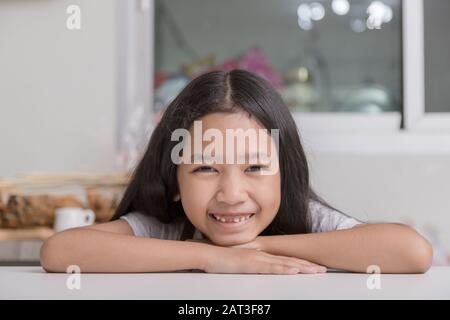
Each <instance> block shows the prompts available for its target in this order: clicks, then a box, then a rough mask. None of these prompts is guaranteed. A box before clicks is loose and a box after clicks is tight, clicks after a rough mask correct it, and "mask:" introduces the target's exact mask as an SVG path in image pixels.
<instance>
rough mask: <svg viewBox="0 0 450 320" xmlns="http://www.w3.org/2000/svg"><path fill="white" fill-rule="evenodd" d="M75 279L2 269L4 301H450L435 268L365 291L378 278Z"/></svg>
mask: <svg viewBox="0 0 450 320" xmlns="http://www.w3.org/2000/svg"><path fill="white" fill-rule="evenodd" d="M73 276H74V274H64V273H46V272H45V271H44V270H43V269H42V268H41V267H0V299H167V300H170V299H180V300H197V299H202V300H215V299H225V300H228V299H234V300H240V299H248V300H253V299H255V300H260V299H261V300H266V299H267V300H272V299H274V300H276V299H288V300H291V299H295V300H297V299H450V267H433V268H431V269H430V270H429V271H428V272H427V273H426V274H413V275H411V274H409V275H408V274H398V275H394V274H382V275H380V277H381V278H380V282H379V283H380V285H381V289H379V290H378V289H372V290H370V289H368V287H367V279H368V277H373V276H374V275H369V274H355V273H343V272H329V273H326V274H316V275H305V274H298V275H283V276H280V275H244V274H239V275H237V274H207V273H201V272H175V273H135V274H133V273H127V274H101V273H98V274H93V273H91V274H78V275H75V276H80V278H78V279H80V282H79V283H80V284H81V288H80V289H79V290H77V289H69V288H68V287H67V284H66V283H67V280H68V278H69V277H72V278H71V280H74V279H75V278H74V277H73ZM377 276H378V275H377ZM371 279H372V280H374V279H373V278H371ZM71 283H72V284H74V283H76V281H72V282H71ZM371 283H372V284H375V283H376V281H372V282H371Z"/></svg>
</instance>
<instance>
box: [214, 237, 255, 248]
mask: <svg viewBox="0 0 450 320" xmlns="http://www.w3.org/2000/svg"><path fill="white" fill-rule="evenodd" d="M227 238H228V237H214V238H209V239H210V241H211V242H212V243H213V244H215V245H217V246H222V247H231V246H237V245H241V244H244V243H248V242H251V241H252V240H253V239H255V237H252V236H246V237H236V235H234V236H233V239H230V238H228V239H227Z"/></svg>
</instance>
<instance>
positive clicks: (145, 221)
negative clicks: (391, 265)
mask: <svg viewBox="0 0 450 320" xmlns="http://www.w3.org/2000/svg"><path fill="white" fill-rule="evenodd" d="M309 208H310V212H311V221H312V232H327V231H334V230H342V229H349V228H352V227H354V226H355V225H357V224H361V223H362V222H360V221H358V220H356V219H354V218H351V217H348V216H346V215H344V214H342V213H340V212H338V211H336V210H333V209H330V208H328V207H326V206H324V205H322V204H321V203H319V202H316V201H310V204H309ZM120 219H123V220H125V221H127V222H128V224H129V225H130V227H131V229H133V233H134V235H135V236H138V237H151V238H158V239H166V240H180V239H181V235H182V232H183V227H184V222H180V223H176V224H166V223H162V222H160V221H159V220H158V219H156V218H155V217H152V216H149V215H147V214H144V213H142V212H137V211H136V212H130V213H127V214H126V215H124V216H122V217H120ZM193 239H197V240H200V239H203V235H202V233H201V232H200V231H199V230H198V229H195V232H194V236H193Z"/></svg>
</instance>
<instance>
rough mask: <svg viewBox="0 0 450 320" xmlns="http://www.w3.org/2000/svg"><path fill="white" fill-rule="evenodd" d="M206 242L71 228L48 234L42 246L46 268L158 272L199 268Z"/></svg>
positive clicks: (201, 266) (202, 262)
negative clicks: (76, 267)
mask: <svg viewBox="0 0 450 320" xmlns="http://www.w3.org/2000/svg"><path fill="white" fill-rule="evenodd" d="M208 247H209V245H207V244H203V243H195V242H185V241H173V240H161V239H153V238H144V237H135V236H129V235H122V234H116V233H111V232H104V231H98V230H84V229H73V230H66V231H63V232H60V233H58V234H56V235H54V236H53V237H51V238H49V239H48V240H47V241H46V242H45V243H44V245H43V246H42V248H41V265H42V266H43V268H44V269H45V270H46V271H48V272H66V270H67V268H68V267H69V266H70V265H77V266H78V267H79V268H80V271H81V273H83V272H158V271H176V270H188V269H202V270H203V267H204V261H205V260H206V256H205V254H206V253H207V251H208V250H205V249H207V248H208Z"/></svg>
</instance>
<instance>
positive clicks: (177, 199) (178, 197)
mask: <svg viewBox="0 0 450 320" xmlns="http://www.w3.org/2000/svg"><path fill="white" fill-rule="evenodd" d="M180 199H181V197H180V194H179V193H177V194H176V195H175V196H174V197H173V201H174V202H177V201H179V200H180Z"/></svg>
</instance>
